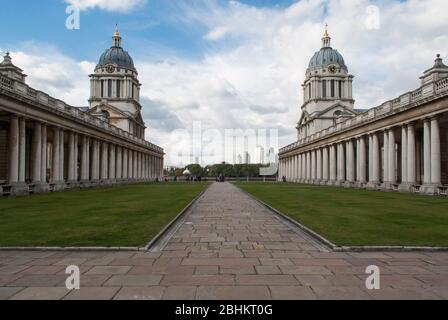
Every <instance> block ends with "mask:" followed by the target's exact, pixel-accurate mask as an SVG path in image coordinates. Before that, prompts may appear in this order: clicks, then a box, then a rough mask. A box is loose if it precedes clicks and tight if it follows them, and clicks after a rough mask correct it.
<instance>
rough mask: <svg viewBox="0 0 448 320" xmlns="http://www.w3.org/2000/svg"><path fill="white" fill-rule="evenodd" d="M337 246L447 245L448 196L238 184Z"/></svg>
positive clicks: (300, 186)
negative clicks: (437, 196)
mask: <svg viewBox="0 0 448 320" xmlns="http://www.w3.org/2000/svg"><path fill="white" fill-rule="evenodd" d="M236 185H237V186H239V187H240V188H242V189H244V190H246V191H248V192H250V193H251V194H253V195H254V196H255V197H257V198H259V199H261V200H263V201H264V202H266V203H267V204H269V205H271V206H272V207H274V208H276V209H278V210H279V211H281V212H283V213H284V214H286V215H288V216H289V217H291V218H293V219H295V220H296V221H298V222H300V223H301V224H303V225H305V226H307V227H308V228H311V229H312V230H313V231H315V232H317V233H319V234H320V235H322V236H324V237H325V238H327V239H328V240H330V241H332V242H333V243H335V244H337V245H351V246H358V245H378V246H379V245H408V246H448V199H447V198H436V197H430V196H419V195H410V194H399V193H386V192H375V191H367V190H356V189H345V188H332V187H320V186H307V185H299V184H290V183H237V184H236Z"/></svg>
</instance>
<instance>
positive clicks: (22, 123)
mask: <svg viewBox="0 0 448 320" xmlns="http://www.w3.org/2000/svg"><path fill="white" fill-rule="evenodd" d="M25 168H26V120H25V118H20V119H19V182H21V183H25Z"/></svg>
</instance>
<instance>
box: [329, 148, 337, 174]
mask: <svg viewBox="0 0 448 320" xmlns="http://www.w3.org/2000/svg"><path fill="white" fill-rule="evenodd" d="M336 179H337V163H336V146H335V145H334V144H332V145H331V146H330V181H331V182H335V181H336Z"/></svg>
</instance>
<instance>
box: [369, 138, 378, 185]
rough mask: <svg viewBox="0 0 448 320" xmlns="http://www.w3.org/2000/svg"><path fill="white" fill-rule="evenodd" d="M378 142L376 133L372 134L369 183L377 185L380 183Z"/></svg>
mask: <svg viewBox="0 0 448 320" xmlns="http://www.w3.org/2000/svg"><path fill="white" fill-rule="evenodd" d="M380 162H381V160H380V142H379V138H378V133H377V132H375V133H373V134H372V177H371V179H370V182H373V183H379V181H380Z"/></svg>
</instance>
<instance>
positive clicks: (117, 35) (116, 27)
mask: <svg viewBox="0 0 448 320" xmlns="http://www.w3.org/2000/svg"><path fill="white" fill-rule="evenodd" d="M119 36H120V32H119V31H118V23H116V24H115V32H114V37H119Z"/></svg>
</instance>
